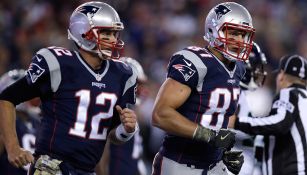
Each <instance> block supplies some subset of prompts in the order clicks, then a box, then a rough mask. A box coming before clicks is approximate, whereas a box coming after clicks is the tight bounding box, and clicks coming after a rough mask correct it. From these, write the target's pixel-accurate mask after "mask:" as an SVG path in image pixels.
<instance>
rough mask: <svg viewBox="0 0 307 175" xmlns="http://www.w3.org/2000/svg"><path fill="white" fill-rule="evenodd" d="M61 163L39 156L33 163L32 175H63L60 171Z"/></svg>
mask: <svg viewBox="0 0 307 175" xmlns="http://www.w3.org/2000/svg"><path fill="white" fill-rule="evenodd" d="M61 163H62V161H60V160H58V159H52V158H51V157H49V156H48V155H41V156H40V157H39V158H38V159H37V161H36V162H35V165H34V168H35V171H34V175H64V174H63V173H62V171H61V169H60V164H61Z"/></svg>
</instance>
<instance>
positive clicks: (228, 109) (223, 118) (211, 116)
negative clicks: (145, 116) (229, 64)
mask: <svg viewBox="0 0 307 175" xmlns="http://www.w3.org/2000/svg"><path fill="white" fill-rule="evenodd" d="M233 64H234V65H233V69H232V70H228V68H226V67H225V65H224V64H223V63H222V62H221V61H220V60H219V59H218V58H216V57H215V56H214V55H213V54H211V53H210V51H208V50H207V49H206V48H199V47H194V46H192V47H188V48H186V49H183V50H181V51H179V52H177V53H175V54H174V55H173V56H172V58H171V60H170V63H169V65H168V74H167V77H169V78H172V79H174V80H176V81H178V82H180V83H182V84H185V85H187V86H189V87H190V88H191V90H192V91H191V94H190V96H189V97H188V99H187V100H186V102H185V103H184V104H183V105H182V106H181V107H179V108H178V109H177V111H178V112H179V113H180V114H182V115H183V116H185V117H186V118H188V119H189V120H190V121H193V122H195V123H199V124H200V125H202V126H204V127H206V128H210V129H213V130H219V129H221V128H227V125H228V118H229V117H230V116H231V115H233V114H234V112H235V110H236V107H237V102H238V96H239V94H240V88H239V82H240V80H241V78H242V77H243V75H244V73H245V69H244V65H243V62H239V61H238V62H234V63H233ZM160 152H161V153H162V154H163V155H164V156H166V157H168V158H170V159H173V160H175V161H177V162H179V163H184V164H191V165H196V166H199V167H208V165H210V164H212V163H215V162H216V161H217V160H219V159H220V156H221V154H220V150H218V149H216V148H214V147H212V146H210V145H209V144H205V143H200V142H196V141H193V140H191V139H186V138H182V137H178V136H174V135H171V134H167V135H166V137H165V139H164V142H163V147H162V149H161V151H160Z"/></svg>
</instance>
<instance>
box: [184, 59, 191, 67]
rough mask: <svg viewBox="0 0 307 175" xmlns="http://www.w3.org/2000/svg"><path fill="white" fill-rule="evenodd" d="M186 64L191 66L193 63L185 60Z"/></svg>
mask: <svg viewBox="0 0 307 175" xmlns="http://www.w3.org/2000/svg"><path fill="white" fill-rule="evenodd" d="M183 61H184V62H185V64H187V65H188V66H189V67H190V66H192V63H189V62H187V61H186V60H183Z"/></svg>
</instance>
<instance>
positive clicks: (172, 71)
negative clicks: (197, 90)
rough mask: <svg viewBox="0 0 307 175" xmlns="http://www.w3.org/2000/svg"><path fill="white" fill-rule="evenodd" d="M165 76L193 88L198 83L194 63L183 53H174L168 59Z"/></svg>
mask: <svg viewBox="0 0 307 175" xmlns="http://www.w3.org/2000/svg"><path fill="white" fill-rule="evenodd" d="M167 77H168V78H172V79H174V80H176V81H178V82H180V83H182V84H185V85H187V86H189V87H191V88H194V87H196V86H197V84H198V73H197V69H196V67H195V65H194V64H193V63H192V62H191V61H190V60H188V59H185V57H184V56H183V55H180V54H175V55H173V56H172V58H171V59H170V62H169V64H168V68H167Z"/></svg>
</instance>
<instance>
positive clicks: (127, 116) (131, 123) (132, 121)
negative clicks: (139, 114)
mask: <svg viewBox="0 0 307 175" xmlns="http://www.w3.org/2000/svg"><path fill="white" fill-rule="evenodd" d="M116 110H117V112H118V113H119V116H120V121H121V123H122V124H123V125H124V128H125V130H126V132H128V133H132V132H134V131H135V128H136V125H137V119H136V114H135V112H134V111H133V110H131V109H128V108H124V109H122V108H121V107H120V106H119V105H116Z"/></svg>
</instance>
